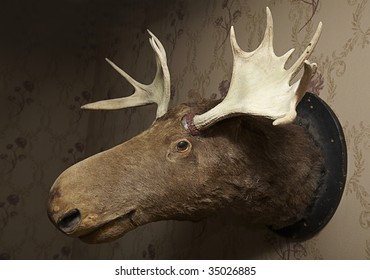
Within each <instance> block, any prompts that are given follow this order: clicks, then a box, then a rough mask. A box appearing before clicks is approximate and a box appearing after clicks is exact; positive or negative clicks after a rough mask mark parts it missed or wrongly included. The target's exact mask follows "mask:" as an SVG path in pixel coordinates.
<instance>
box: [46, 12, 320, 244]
mask: <svg viewBox="0 0 370 280" xmlns="http://www.w3.org/2000/svg"><path fill="white" fill-rule="evenodd" d="M266 13H267V24H266V30H265V34H264V38H263V40H262V42H261V44H260V45H259V46H258V48H257V49H256V50H254V51H252V52H245V51H243V50H242V49H241V48H240V47H239V46H238V44H237V41H236V37H235V33H234V29H233V27H231V30H230V41H231V47H232V52H233V59H234V61H233V65H234V66H233V71H232V78H231V82H230V88H229V91H228V93H227V95H226V97H225V98H224V99H223V100H220V101H216V102H215V101H204V102H201V103H198V104H182V105H178V106H176V107H174V108H172V109H168V104H169V100H170V74H169V70H168V67H167V61H166V53H165V50H164V47H163V46H162V44H161V42H160V41H159V40H158V39H157V38H156V37H155V36H154V35H153V34H152V33H151V32H150V31H149V33H150V36H151V37H150V39H149V42H150V44H151V46H152V48H153V50H154V52H155V56H156V64H157V72H156V75H155V78H154V80H153V82H152V83H151V84H150V85H143V84H141V83H139V82H137V81H135V80H134V79H132V78H131V77H130V76H129V75H128V74H127V73H126V72H124V71H123V70H122V69H120V68H119V67H118V66H116V65H115V64H114V63H113V62H111V61H109V60H108V59H107V61H108V62H109V63H110V64H111V65H112V67H113V68H114V69H115V70H117V71H118V73H119V74H120V75H122V76H123V77H124V78H125V79H126V80H127V81H128V82H130V83H131V84H132V86H133V87H134V89H135V92H134V93H133V95H131V96H129V97H125V98H117V99H112V100H104V101H98V102H94V103H90V104H87V105H84V106H83V107H82V108H83V109H94V110H113V109H122V108H127V107H133V106H141V105H145V104H149V103H156V104H157V105H158V109H157V114H156V120H155V121H154V123H153V124H152V126H151V127H150V128H149V129H147V130H146V131H144V132H142V133H141V134H139V135H138V136H136V137H134V138H132V139H131V140H129V141H127V142H124V143H122V144H120V145H118V146H116V147H113V148H112V149H110V150H107V151H104V152H101V153H99V154H96V155H94V156H91V157H89V158H87V159H85V160H83V161H81V162H79V163H77V164H75V165H73V166H71V167H70V168H68V169H67V170H65V171H64V172H63V173H62V174H61V175H60V176H59V177H58V178H57V179H56V181H55V183H54V185H53V186H52V188H51V190H50V197H49V202H48V215H49V218H50V220H51V221H52V223H53V224H54V225H55V226H56V227H57V228H58V229H59V230H61V231H62V232H63V233H65V234H67V235H68V236H71V237H78V238H80V239H81V240H83V241H85V242H88V243H100V242H108V241H112V240H115V239H117V238H119V237H121V236H123V235H124V234H125V233H127V232H129V231H131V230H133V229H135V228H137V227H138V226H141V225H144V224H147V223H151V222H155V221H160V220H191V221H199V220H201V219H204V218H206V217H208V216H210V215H213V214H215V213H217V212H218V211H219V210H221V209H225V208H227V209H230V210H232V211H233V212H234V213H235V215H240V216H242V217H244V218H245V220H246V222H248V223H251V224H260V225H261V224H262V225H267V226H269V227H271V228H272V229H276V230H278V229H281V228H284V227H286V226H289V225H291V224H294V223H295V222H297V221H298V220H300V219H302V218H303V217H304V215H305V213H306V211H307V208H308V207H310V205H311V203H312V201H313V200H314V199H315V196H316V191H317V185H318V181H319V180H320V177H321V173H322V170H323V161H322V157H321V153H320V149H319V147H318V146H317V145H316V143H315V141H314V140H313V139H312V138H311V137H310V135H308V133H307V131H306V130H305V129H304V128H303V127H301V126H299V125H296V124H294V123H293V121H294V119H295V118H296V115H297V113H296V106H297V104H298V103H299V102H300V100H301V99H302V97H303V95H304V94H305V91H306V87H307V85H308V83H309V81H310V79H311V77H312V75H313V74H314V73H315V70H316V65H315V64H314V63H310V62H309V61H308V60H307V59H308V58H309V56H310V55H311V53H312V51H313V50H314V48H315V46H316V44H317V41H318V39H319V37H320V33H321V28H322V25H321V23H320V24H319V26H318V28H317V30H316V33H315V34H314V36H313V38H312V41H311V42H310V43H309V44H308V46H307V48H306V49H305V50H304V52H303V54H302V55H301V56H300V57H299V58H298V60H297V61H296V62H295V63H293V65H292V66H291V67H290V68H289V69H285V64H286V62H287V60H288V59H289V57H290V56H291V54H292V53H293V51H294V50H289V51H288V52H287V53H286V54H284V55H283V56H280V57H278V56H276V55H275V53H274V50H273V47H272V45H273V22H272V16H271V13H270V10H269V9H268V8H266ZM302 68H303V75H302V77H301V78H300V79H298V81H296V82H294V83H292V80H293V78H294V77H295V76H296V75H297V73H298V72H299V71H300V70H301V69H302Z"/></svg>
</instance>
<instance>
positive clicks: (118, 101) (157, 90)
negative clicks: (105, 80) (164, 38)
mask: <svg viewBox="0 0 370 280" xmlns="http://www.w3.org/2000/svg"><path fill="white" fill-rule="evenodd" d="M148 32H149V34H150V35H151V36H152V37H151V38H150V39H149V42H150V45H151V46H152V48H153V50H154V51H155V54H156V57H155V58H156V63H157V72H156V75H155V78H154V80H153V82H152V83H151V84H150V85H144V84H141V83H139V82H137V81H135V80H134V79H133V78H132V77H131V76H130V75H128V74H127V73H126V72H125V71H123V70H122V69H121V68H119V67H118V66H117V65H116V64H114V63H113V62H112V61H110V60H109V59H107V58H106V60H107V62H108V63H109V64H110V65H111V66H112V67H113V68H114V69H115V70H116V71H117V72H118V73H119V74H121V76H123V77H124V78H125V79H126V80H127V81H128V82H129V83H130V84H131V85H132V86H133V87H134V89H135V92H134V94H132V95H131V96H128V97H123V98H115V99H110V100H103V101H97V102H94V103H89V104H86V105H83V106H82V107H81V108H82V109H92V110H116V109H123V108H128V107H135V106H141V105H146V104H150V103H156V104H157V105H158V108H157V115H156V118H159V117H161V116H163V115H164V114H165V113H166V112H167V110H168V104H169V101H170V86H171V84H170V72H169V70H168V67H167V58H166V51H165V50H164V47H163V45H162V44H161V42H160V41H159V40H158V38H157V37H155V36H154V34H153V33H152V32H150V31H149V30H148Z"/></svg>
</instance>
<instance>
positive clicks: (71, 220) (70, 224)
mask: <svg viewBox="0 0 370 280" xmlns="http://www.w3.org/2000/svg"><path fill="white" fill-rule="evenodd" d="M80 223H81V212H80V210H78V209H72V210H70V211H68V212H67V213H65V214H63V215H62V216H61V217H60V218H59V219H58V221H57V223H56V225H57V227H58V228H59V229H60V230H61V231H63V232H64V233H67V234H68V233H72V232H73V231H75V230H76V228H78V226H79V225H80Z"/></svg>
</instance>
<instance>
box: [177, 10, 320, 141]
mask: <svg viewBox="0 0 370 280" xmlns="http://www.w3.org/2000/svg"><path fill="white" fill-rule="evenodd" d="M266 15H267V20H266V29H265V34H264V37H263V40H262V42H261V44H260V45H259V46H258V47H257V49H255V50H254V51H252V52H245V51H243V50H242V49H241V48H240V47H239V45H238V43H237V41H236V37H235V32H234V28H233V27H231V30H230V43H231V48H232V52H233V58H234V60H233V71H232V77H231V81H230V88H229V91H228V93H227V95H226V97H225V98H224V99H223V100H222V102H221V103H219V104H218V105H217V106H215V107H214V108H212V109H211V110H209V111H207V112H205V113H203V114H201V115H195V116H192V115H187V116H185V117H184V119H183V120H182V125H183V127H184V128H185V129H186V130H187V131H188V132H189V133H191V134H193V135H195V134H198V133H199V132H200V130H203V129H206V128H207V127H209V126H211V125H213V124H214V123H216V122H218V121H220V120H222V119H225V118H229V117H232V116H235V115H241V114H250V115H258V116H263V117H266V118H270V119H273V120H274V122H273V124H274V125H279V124H286V123H289V122H292V121H293V120H294V119H295V117H296V111H295V107H296V105H297V104H298V102H299V101H300V100H301V98H302V97H303V95H304V93H305V90H306V87H307V84H308V83H309V81H310V79H311V76H312V74H313V73H314V71H315V70H316V64H311V63H309V61H308V60H307V59H308V57H309V56H310V55H311V53H312V51H313V50H314V48H315V46H316V44H317V42H318V39H319V37H320V34H321V29H322V23H320V24H319V26H318V28H317V30H316V33H315V35H314V36H313V39H312V41H311V42H310V44H309V45H308V47H307V48H306V50H305V52H304V53H303V54H302V55H301V56H300V58H299V59H298V60H297V61H296V62H295V63H294V64H293V66H292V67H291V68H290V69H288V70H286V69H285V64H286V62H287V60H288V59H289V57H290V56H291V54H292V53H293V51H294V49H291V50H289V51H288V52H287V53H285V54H284V55H282V56H280V57H278V56H276V55H275V52H274V49H273V19H272V15H271V12H270V9H269V8H268V7H266ZM303 65H304V73H303V76H302V78H301V79H300V80H298V81H297V82H296V83H295V84H293V85H290V82H291V80H292V79H293V78H294V76H295V75H296V74H297V73H298V72H299V70H300V69H301V68H302V66H303Z"/></svg>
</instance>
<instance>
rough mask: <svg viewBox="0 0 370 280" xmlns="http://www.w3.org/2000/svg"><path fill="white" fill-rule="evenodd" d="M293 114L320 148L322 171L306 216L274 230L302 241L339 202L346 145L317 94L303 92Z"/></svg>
mask: <svg viewBox="0 0 370 280" xmlns="http://www.w3.org/2000/svg"><path fill="white" fill-rule="evenodd" d="M297 113H298V116H297V119H296V121H295V123H296V124H298V125H300V126H303V127H305V128H306V129H307V131H308V132H309V134H310V135H311V136H312V137H313V139H314V140H315V141H316V143H317V144H318V145H319V147H320V149H321V152H322V156H323V159H324V165H325V166H324V167H325V173H324V174H323V178H322V180H321V182H320V185H319V186H318V194H317V197H316V198H315V201H314V202H313V204H312V206H311V207H310V209H309V211H307V213H306V217H305V218H303V219H302V220H300V221H298V222H296V223H295V224H293V225H290V226H287V227H284V228H282V229H279V230H274V232H275V233H277V234H279V235H281V236H283V237H287V238H292V239H297V240H305V239H308V238H311V237H313V236H314V235H315V234H316V233H318V232H319V231H320V230H321V229H322V228H323V227H324V226H325V225H326V224H327V223H328V222H329V221H330V219H331V218H332V217H333V215H334V213H335V211H336V209H337V207H338V205H339V202H340V200H341V198H342V194H343V191H344V185H345V182H346V177H347V147H346V142H345V139H344V134H343V130H342V126H341V124H340V122H339V120H338V118H337V117H336V115H335V114H334V112H333V111H332V110H331V109H330V107H329V106H328V105H327V104H326V103H325V102H324V101H323V100H321V99H320V98H319V97H318V96H316V95H314V94H312V93H306V94H305V96H304V97H303V98H302V100H301V102H300V103H299V104H298V106H297Z"/></svg>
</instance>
